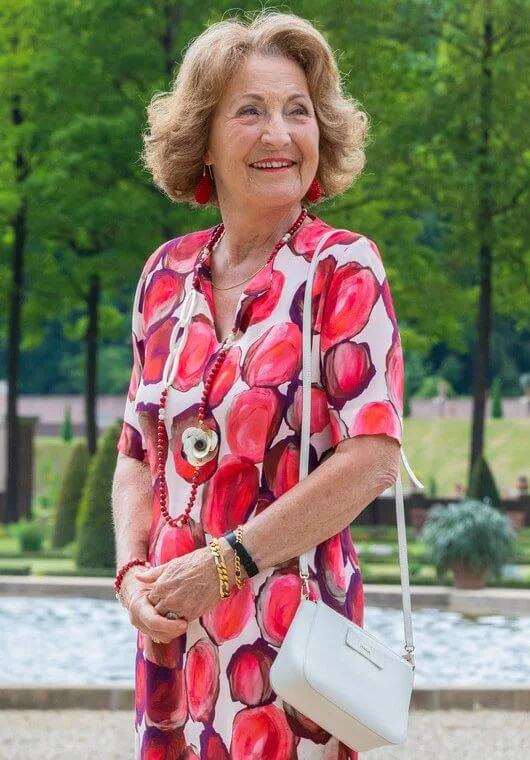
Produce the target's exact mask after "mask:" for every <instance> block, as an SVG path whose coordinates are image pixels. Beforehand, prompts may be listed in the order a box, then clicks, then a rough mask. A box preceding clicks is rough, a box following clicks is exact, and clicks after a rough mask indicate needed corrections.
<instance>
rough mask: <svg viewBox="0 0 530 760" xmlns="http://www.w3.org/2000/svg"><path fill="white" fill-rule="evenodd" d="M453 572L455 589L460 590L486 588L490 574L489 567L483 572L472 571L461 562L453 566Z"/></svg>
mask: <svg viewBox="0 0 530 760" xmlns="http://www.w3.org/2000/svg"><path fill="white" fill-rule="evenodd" d="M451 570H452V571H453V577H454V583H455V588H460V589H480V588H484V586H485V585H486V581H487V580H488V576H489V574H490V571H489V568H488V567H486V568H484V569H483V570H471V569H470V568H469V567H468V566H467V565H463V564H462V563H460V562H455V564H454V565H452V566H451Z"/></svg>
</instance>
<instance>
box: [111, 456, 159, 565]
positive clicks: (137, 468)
mask: <svg viewBox="0 0 530 760" xmlns="http://www.w3.org/2000/svg"><path fill="white" fill-rule="evenodd" d="M152 509H153V486H152V481H151V472H150V469H149V466H148V465H147V464H144V463H143V462H140V461H139V460H137V459H133V458H132V457H127V456H125V455H123V454H121V453H120V454H118V462H117V464H116V470H115V472H114V478H113V482H112V517H113V522H114V537H115V546H116V565H117V567H121V566H122V565H123V564H124V563H126V562H128V561H129V560H131V559H136V558H137V557H138V558H145V557H147V551H148V541H149V529H150V526H151V515H152Z"/></svg>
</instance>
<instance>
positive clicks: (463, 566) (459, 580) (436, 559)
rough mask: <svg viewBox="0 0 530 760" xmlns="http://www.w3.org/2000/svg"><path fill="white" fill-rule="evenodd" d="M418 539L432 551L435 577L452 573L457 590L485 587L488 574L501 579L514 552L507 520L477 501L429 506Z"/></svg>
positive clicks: (513, 540)
mask: <svg viewBox="0 0 530 760" xmlns="http://www.w3.org/2000/svg"><path fill="white" fill-rule="evenodd" d="M421 539H422V540H423V541H425V543H426V544H427V545H428V546H429V548H430V550H431V561H432V562H433V564H434V565H435V567H436V572H437V575H438V578H439V579H440V578H442V577H443V575H444V573H445V572H446V571H447V570H452V571H453V576H454V584H455V587H456V588H458V589H480V588H484V586H485V585H486V581H487V580H488V576H489V575H490V573H493V575H495V576H497V577H499V576H500V573H501V568H502V566H503V565H504V564H505V563H506V562H507V561H508V560H509V559H510V557H511V556H512V555H513V553H514V549H515V530H514V528H513V525H512V523H511V521H510V519H509V518H508V517H506V515H504V514H503V513H502V512H499V510H498V509H495V508H494V507H492V506H491V505H490V504H489V503H488V502H485V501H476V500H466V501H462V502H458V503H452V504H448V505H447V506H443V505H441V504H435V505H434V506H432V507H431V509H430V510H429V516H428V518H427V520H426V522H425V525H424V526H423V530H422V533H421Z"/></svg>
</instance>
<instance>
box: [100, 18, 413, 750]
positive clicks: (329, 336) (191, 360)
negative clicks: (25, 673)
mask: <svg viewBox="0 0 530 760" xmlns="http://www.w3.org/2000/svg"><path fill="white" fill-rule="evenodd" d="M149 126H150V132H149V135H148V136H147V138H146V140H145V144H146V148H145V156H144V158H145V162H146V165H147V166H148V167H149V169H150V170H151V172H152V174H153V177H154V180H155V182H156V183H157V185H158V186H159V187H160V188H162V189H163V190H164V192H165V193H167V195H168V196H169V197H170V198H171V199H172V200H174V201H176V202H187V203H192V204H193V203H194V202H195V203H196V204H203V205H204V204H209V205H210V206H216V207H218V208H219V213H220V216H221V220H222V221H221V222H220V223H218V224H216V225H214V226H213V227H211V228H208V229H205V230H199V231H196V232H189V233H186V234H184V235H181V236H179V237H176V238H175V239H173V240H169V241H168V242H165V243H163V244H162V245H161V246H160V247H159V248H158V249H157V250H156V251H154V253H152V255H151V256H149V258H148V259H147V262H146V264H145V266H144V269H143V272H142V273H141V276H140V280H139V282H138V287H137V290H136V297H135V300H134V307H133V318H132V322H133V325H132V327H133V336H132V339H133V354H134V366H133V371H132V377H131V382H130V388H129V392H128V397H127V402H126V408H125V414H124V424H123V432H122V435H121V438H120V441H119V444H118V449H119V452H120V453H119V455H118V462H117V467H116V472H115V478H114V487H113V512H114V521H115V532H116V549H117V563H118V567H119V568H121V569H120V572H119V573H118V575H117V581H116V587H117V589H118V596H119V598H120V599H121V601H122V603H123V604H124V605H125V606H126V607H127V608H128V610H129V616H130V621H131V623H132V624H133V625H134V626H135V627H136V628H137V630H138V634H137V658H136V681H135V683H136V720H135V729H136V730H135V748H136V757H139V758H154V757H157V758H204V759H206V758H215V759H216V760H217V759H223V760H224V759H225V758H234V760H293V759H294V758H297V759H298V760H306V759H307V760H309V759H310V758H311V759H312V760H315V759H316V758H326V760H339V758H340V759H341V760H342V759H343V758H355V757H356V756H357V753H356V752H354V751H353V750H349V749H348V748H347V747H345V746H344V745H343V744H341V743H340V742H339V741H338V740H337V739H336V738H335V737H333V736H330V735H329V734H328V733H326V732H325V731H324V730H323V729H322V728H321V727H319V726H318V725H315V723H314V722H312V721H309V720H308V719H307V718H306V717H305V716H304V715H302V714H300V713H299V712H297V711H296V710H294V709H293V708H291V707H290V706H289V705H287V704H284V703H283V702H282V700H281V699H280V698H279V697H277V696H276V694H275V693H274V691H273V690H272V687H271V685H270V681H269V670H270V667H271V664H272V662H273V661H274V658H275V656H276V654H277V652H278V649H279V647H280V645H281V643H282V641H283V639H284V637H285V633H286V631H287V629H288V627H289V624H290V622H291V620H292V619H293V616H294V614H295V612H296V609H297V605H298V603H299V600H300V578H299V575H298V557H299V555H300V554H302V553H304V552H306V551H311V554H310V557H311V558H312V561H311V562H310V586H311V589H312V591H313V593H314V595H315V596H316V597H320V598H322V599H323V600H324V601H325V602H326V603H328V604H329V605H331V606H332V607H333V608H334V609H335V610H337V611H338V612H339V613H341V614H342V615H344V616H347V617H348V618H349V619H351V620H353V621H354V622H355V623H357V624H358V625H360V626H362V625H363V590H362V580H361V574H360V569H359V563H358V559H357V555H356V551H355V548H354V546H353V543H352V539H351V535H350V530H349V526H350V523H351V522H352V521H353V520H354V519H355V518H356V516H357V515H358V514H359V513H360V512H361V511H362V510H363V509H364V508H365V507H366V506H367V505H368V504H369V503H370V502H372V501H373V499H375V498H376V497H377V496H378V495H379V494H380V493H381V492H382V491H384V490H385V489H386V488H387V487H388V486H390V485H391V484H393V483H394V482H395V480H396V476H397V471H398V470H397V468H398V457H399V451H400V443H401V431H402V391H403V360H402V351H401V344H400V337H399V332H398V327H397V323H396V316H395V312H394V308H393V305H392V300H391V296H390V292H389V287H388V282H387V280H386V277H385V271H384V267H383V264H382V261H381V257H380V254H379V252H378V249H377V246H376V245H375V243H374V242H372V241H371V240H369V239H368V238H366V237H365V236H364V235H362V234H361V233H359V232H354V231H352V232H345V231H343V230H338V231H337V233H336V234H335V235H332V236H331V237H330V238H329V239H328V240H327V243H326V247H325V249H324V251H323V253H322V256H321V260H320V262H319V265H318V268H317V271H316V274H315V278H314V282H313V292H312V303H313V310H312V329H313V333H314V335H318V338H319V355H318V359H319V362H317V363H315V365H314V366H315V367H316V368H317V369H316V370H315V371H314V375H313V377H315V374H316V372H318V374H317V375H316V377H317V381H316V382H313V386H312V409H311V450H310V461H309V469H310V473H309V475H308V477H307V478H306V479H304V480H303V481H302V482H300V483H298V482H297V481H298V462H299V447H300V406H301V384H302V378H301V369H302V351H301V336H302V333H301V329H302V302H303V294H304V288H305V282H306V278H307V272H308V268H309V265H310V261H311V257H312V255H313V253H314V250H315V247H316V245H317V243H318V241H319V239H320V238H321V236H322V235H323V234H324V233H325V232H326V231H327V230H329V229H332V228H331V227H330V225H328V224H326V222H324V221H323V220H322V219H320V218H319V217H318V216H316V215H314V214H311V213H309V212H308V211H307V206H308V205H309V204H310V203H315V202H317V201H318V200H320V199H325V198H330V197H333V196H336V195H338V194H339V193H341V192H343V191H344V190H346V189H347V188H348V187H349V186H350V185H351V183H352V181H353V180H354V178H355V177H356V176H357V175H358V174H359V173H360V172H361V170H362V168H363V165H364V153H363V142H364V139H365V134H366V129H367V120H366V116H365V114H364V113H362V112H361V111H359V109H358V108H357V106H356V104H355V103H354V102H353V101H352V100H351V99H350V98H348V97H347V96H346V95H345V94H343V92H342V91H341V86H340V75H339V72H338V69H337V65H336V62H335V59H334V57H333V54H332V52H331V50H330V47H329V45H328V44H327V42H326V41H325V39H324V38H323V36H322V35H321V33H320V32H319V31H317V30H316V29H315V28H314V27H313V26H312V25H311V24H310V23H309V22H308V21H306V20H303V19H301V18H298V17H296V16H294V15H290V14H281V13H273V12H267V11H262V12H260V13H259V14H258V15H256V16H255V17H254V18H253V20H252V21H251V22H249V23H243V22H241V21H239V20H237V19H231V20H224V21H222V22H219V23H214V24H212V25H211V26H209V27H208V28H207V29H206V30H205V31H204V32H203V33H202V34H201V35H200V36H199V37H198V38H196V39H195V40H194V41H193V43H192V44H191V45H190V46H189V47H188V49H187V51H186V54H185V56H184V60H183V62H182V65H181V66H180V70H179V73H178V76H177V77H176V80H175V83H174V87H173V89H172V91H171V92H169V93H164V94H162V96H160V95H159V96H157V97H156V98H155V99H154V100H153V102H152V103H151V105H150V107H149ZM146 562H147V563H148V565H149V566H148V567H143V568H142V567H139V566H138V565H141V564H142V563H143V564H144V565H145V564H146Z"/></svg>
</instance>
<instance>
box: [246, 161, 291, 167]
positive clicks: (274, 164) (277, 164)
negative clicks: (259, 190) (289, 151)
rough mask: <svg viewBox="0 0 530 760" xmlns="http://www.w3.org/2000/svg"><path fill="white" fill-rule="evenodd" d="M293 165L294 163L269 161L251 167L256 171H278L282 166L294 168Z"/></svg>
mask: <svg viewBox="0 0 530 760" xmlns="http://www.w3.org/2000/svg"><path fill="white" fill-rule="evenodd" d="M293 164H294V161H267V162H264V163H256V164H250V165H251V166H254V167H255V168H256V169H278V168H279V167H280V166H292V165H293Z"/></svg>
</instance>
